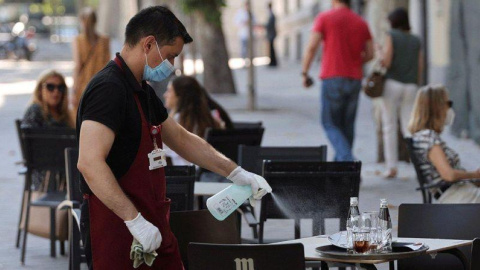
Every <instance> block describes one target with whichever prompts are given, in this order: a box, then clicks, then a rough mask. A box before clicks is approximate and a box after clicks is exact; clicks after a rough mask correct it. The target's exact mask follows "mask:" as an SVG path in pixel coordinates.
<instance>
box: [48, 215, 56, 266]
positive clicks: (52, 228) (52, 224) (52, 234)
mask: <svg viewBox="0 0 480 270" xmlns="http://www.w3.org/2000/svg"><path fill="white" fill-rule="evenodd" d="M55 210H56V209H55V208H53V207H52V208H50V257H53V258H55V257H56V250H55V242H56V241H55V240H56V239H57V236H56V229H55V227H56V226H55V225H56V224H55V223H56V222H55Z"/></svg>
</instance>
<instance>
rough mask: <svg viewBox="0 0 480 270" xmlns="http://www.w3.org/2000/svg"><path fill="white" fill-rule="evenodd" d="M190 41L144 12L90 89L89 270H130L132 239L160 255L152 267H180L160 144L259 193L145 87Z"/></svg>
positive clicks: (86, 118)
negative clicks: (174, 117) (180, 123)
mask: <svg viewBox="0 0 480 270" xmlns="http://www.w3.org/2000/svg"><path fill="white" fill-rule="evenodd" d="M190 42H192V38H191V37H190V35H189V34H188V33H187V31H186V29H185V27H184V26H183V24H182V23H181V22H180V21H179V20H178V19H177V18H176V17H175V15H174V14H173V13H172V12H171V11H170V10H168V9H167V8H165V7H161V6H155V7H149V8H147V9H144V10H142V11H140V12H139V13H138V14H137V15H135V16H134V17H133V18H132V19H131V20H130V21H129V22H128V24H127V28H126V31H125V44H124V46H123V48H122V51H121V52H120V53H117V55H116V57H115V59H114V60H113V61H110V63H108V64H107V66H106V67H105V68H104V69H103V70H101V71H100V72H99V73H98V74H96V75H95V77H94V78H93V79H92V80H91V81H90V83H89V84H88V85H87V88H86V90H85V92H84V95H83V97H82V99H81V101H80V106H79V110H78V115H77V132H78V134H77V136H78V138H79V160H78V168H79V170H80V172H81V173H82V175H83V177H84V180H83V179H82V181H81V189H82V192H83V193H84V198H85V200H84V204H83V205H82V216H81V219H82V220H81V229H82V237H83V241H84V245H85V253H86V257H87V262H88V265H89V268H90V269H95V270H105V269H133V263H132V261H131V260H130V258H129V254H130V247H131V244H132V241H133V239H134V238H135V239H136V240H137V241H138V242H139V243H140V244H141V245H142V246H143V249H144V252H148V253H149V252H152V251H156V252H157V253H158V256H157V257H156V259H155V261H154V264H153V265H152V269H162V270H164V269H167V270H170V269H172V270H174V269H175V270H176V269H178V270H181V269H183V265H182V262H181V259H180V254H179V251H178V244H177V240H176V238H175V237H174V236H173V234H172V232H171V230H170V225H169V210H170V200H169V199H168V198H166V197H165V194H166V184H165V174H164V169H163V168H162V167H163V166H164V164H163V162H162V157H163V151H162V149H161V148H162V143H163V142H165V144H167V145H168V146H169V147H170V148H171V149H172V150H174V151H175V152H177V153H178V154H179V155H180V156H182V157H183V158H185V159H187V160H189V161H191V162H193V163H195V164H197V165H199V166H201V167H204V168H206V169H208V170H210V171H213V172H216V173H218V174H220V175H223V176H227V178H228V179H230V180H232V181H233V182H234V183H235V184H239V185H250V186H251V187H252V191H253V194H254V195H253V197H254V198H255V199H260V198H261V197H262V196H263V195H264V192H263V190H262V189H259V185H258V182H257V181H256V180H255V177H254V174H252V173H249V172H247V171H245V170H243V169H242V168H241V167H239V166H237V165H236V164H235V163H234V162H232V161H231V160H229V159H228V158H226V157H225V156H223V155H222V154H220V153H219V152H217V151H216V150H215V149H214V148H213V147H212V146H210V145H209V144H208V143H206V142H205V141H204V140H203V139H201V138H199V137H197V136H196V135H194V134H191V133H189V132H188V131H186V130H185V129H184V128H182V127H181V126H180V125H178V124H177V123H176V122H175V121H174V120H172V118H170V117H168V114H167V111H166V109H165V107H164V106H163V104H162V102H161V101H160V100H159V99H158V98H157V97H156V95H155V92H154V90H153V89H152V88H151V87H150V86H149V85H148V84H147V83H146V82H145V81H146V80H147V81H162V80H164V79H166V78H167V77H168V76H169V75H170V74H171V72H172V71H173V70H174V68H173V63H174V59H175V58H176V57H177V56H178V55H179V54H180V53H181V52H182V49H183V45H184V44H186V43H190ZM147 268H148V267H147V266H146V265H145V264H143V265H142V266H141V267H140V269H147Z"/></svg>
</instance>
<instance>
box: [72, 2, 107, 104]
mask: <svg viewBox="0 0 480 270" xmlns="http://www.w3.org/2000/svg"><path fill="white" fill-rule="evenodd" d="M79 17H80V22H81V25H82V28H81V29H82V31H81V33H80V34H79V35H78V36H77V37H76V38H75V41H74V42H73V43H72V47H73V62H74V63H75V66H74V69H73V93H72V95H71V105H72V109H73V112H74V113H76V112H77V108H78V102H79V101H80V98H81V97H82V94H83V91H84V90H85V87H86V86H87V84H88V82H89V81H90V79H91V78H92V77H93V75H95V74H96V73H97V72H99V71H100V70H101V69H102V68H103V67H105V65H106V64H107V63H108V61H109V60H110V39H109V38H108V37H106V36H102V35H99V34H98V33H96V31H95V25H96V23H97V15H96V14H95V11H94V10H93V9H92V8H90V7H86V8H84V9H83V10H82V11H81V13H80V16H79Z"/></svg>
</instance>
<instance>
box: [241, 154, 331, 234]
mask: <svg viewBox="0 0 480 270" xmlns="http://www.w3.org/2000/svg"><path fill="white" fill-rule="evenodd" d="M264 160H273V161H279V160H285V161H288V160H297V161H327V146H326V145H321V146H318V147H263V146H248V145H240V146H239V147H238V165H239V166H242V168H244V169H245V170H247V171H249V172H252V173H256V174H258V175H262V170H263V161H264ZM242 211H243V212H244V214H245V215H244V217H245V219H246V221H247V223H248V225H249V226H250V227H251V228H252V231H253V238H258V231H257V225H258V221H257V220H256V218H255V215H254V214H253V213H254V211H253V209H252V208H251V206H250V205H249V204H244V205H242Z"/></svg>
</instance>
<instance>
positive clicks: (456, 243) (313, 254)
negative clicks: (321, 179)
mask: <svg viewBox="0 0 480 270" xmlns="http://www.w3.org/2000/svg"><path fill="white" fill-rule="evenodd" d="M393 240H394V241H395V240H397V241H398V242H412V243H423V244H425V245H427V246H428V247H429V249H428V250H427V252H426V253H427V254H431V253H437V252H439V251H443V250H448V249H453V248H457V247H462V246H468V245H471V244H472V242H473V241H472V240H456V239H453V240H452V239H431V238H403V237H399V238H394V239H393ZM293 243H301V244H303V247H304V250H305V251H304V252H305V260H306V261H325V262H344V263H364V264H377V263H384V262H388V260H354V259H348V258H345V259H343V258H342V259H339V258H330V257H325V256H322V255H321V254H319V253H318V252H317V251H315V248H316V247H319V246H327V245H330V241H328V235H320V236H314V237H308V238H300V239H295V240H290V241H283V242H279V243H277V244H293Z"/></svg>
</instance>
